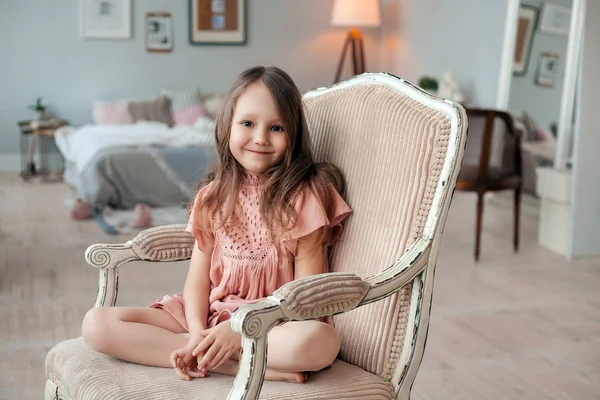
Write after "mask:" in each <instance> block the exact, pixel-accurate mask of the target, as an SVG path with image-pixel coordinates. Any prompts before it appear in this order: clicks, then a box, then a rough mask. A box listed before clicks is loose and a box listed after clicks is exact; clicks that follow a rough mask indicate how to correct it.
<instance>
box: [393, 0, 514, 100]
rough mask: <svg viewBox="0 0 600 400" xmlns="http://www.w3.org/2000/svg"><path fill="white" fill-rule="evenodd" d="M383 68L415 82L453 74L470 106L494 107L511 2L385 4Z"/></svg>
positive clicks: (397, 0)
mask: <svg viewBox="0 0 600 400" xmlns="http://www.w3.org/2000/svg"><path fill="white" fill-rule="evenodd" d="M382 8H383V11H384V13H383V14H384V26H383V31H382V59H381V65H382V66H383V67H384V68H385V69H387V70H389V71H390V72H392V73H394V74H396V75H399V76H401V77H403V78H406V79H408V80H410V81H413V82H415V83H416V82H417V81H418V79H419V77H421V76H422V75H434V76H437V77H438V78H441V77H442V75H443V73H444V72H445V71H448V70H451V71H453V72H454V75H455V77H456V79H457V80H458V82H459V84H460V86H461V88H462V89H463V91H464V92H465V94H466V95H467V98H468V101H469V103H472V104H473V105H475V106H478V107H494V106H495V105H496V101H497V94H498V86H499V79H500V62H501V59H502V48H503V41H504V27H505V20H506V12H507V0H383V2H382Z"/></svg>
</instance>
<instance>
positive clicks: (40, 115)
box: [33, 110, 44, 121]
mask: <svg viewBox="0 0 600 400" xmlns="http://www.w3.org/2000/svg"><path fill="white" fill-rule="evenodd" d="M43 119H44V112H43V111H39V110H35V111H34V112H33V121H42V120H43Z"/></svg>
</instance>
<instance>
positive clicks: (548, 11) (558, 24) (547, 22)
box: [540, 3, 571, 36]
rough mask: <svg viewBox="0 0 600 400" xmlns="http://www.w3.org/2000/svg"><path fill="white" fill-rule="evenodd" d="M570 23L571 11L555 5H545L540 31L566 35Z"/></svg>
mask: <svg viewBox="0 0 600 400" xmlns="http://www.w3.org/2000/svg"><path fill="white" fill-rule="evenodd" d="M570 23H571V9H570V8H569V7H564V6H559V5H556V4H551V3H545V4H544V8H542V17H541V19H540V31H542V32H547V33H556V34H558V35H565V36H566V35H568V34H569V25H570Z"/></svg>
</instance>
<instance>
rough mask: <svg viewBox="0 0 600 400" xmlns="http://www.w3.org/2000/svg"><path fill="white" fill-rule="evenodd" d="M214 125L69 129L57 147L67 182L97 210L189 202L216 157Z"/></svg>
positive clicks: (145, 124) (59, 135) (59, 136)
mask: <svg viewBox="0 0 600 400" xmlns="http://www.w3.org/2000/svg"><path fill="white" fill-rule="evenodd" d="M212 129H213V123H212V121H211V120H208V119H204V120H199V121H198V122H197V123H196V124H195V125H193V126H180V127H169V126H167V125H165V124H162V123H158V122H138V123H136V124H130V125H108V126H100V125H85V126H82V127H79V128H75V127H64V128H61V129H60V130H59V131H57V133H56V143H57V146H58V148H59V150H60V152H61V153H62V155H63V157H64V159H65V173H64V179H65V181H66V182H67V183H68V184H69V185H70V186H71V187H72V188H73V189H74V190H75V191H76V193H77V196H78V197H79V198H82V199H85V200H87V201H88V202H89V203H90V204H91V205H92V206H93V207H94V209H96V210H103V209H104V208H106V207H111V208H116V209H130V208H133V207H134V206H135V205H136V204H138V203H144V204H146V205H148V206H150V207H166V206H171V205H176V204H186V203H187V202H188V201H189V199H190V197H191V196H192V195H193V190H194V186H195V184H196V182H197V181H198V180H199V179H200V178H202V176H203V175H204V174H205V172H206V170H207V168H209V167H210V166H211V165H212V163H213V162H214V161H215V159H216V153H215V148H214V145H213V141H212Z"/></svg>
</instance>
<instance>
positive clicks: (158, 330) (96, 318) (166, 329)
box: [82, 307, 340, 382]
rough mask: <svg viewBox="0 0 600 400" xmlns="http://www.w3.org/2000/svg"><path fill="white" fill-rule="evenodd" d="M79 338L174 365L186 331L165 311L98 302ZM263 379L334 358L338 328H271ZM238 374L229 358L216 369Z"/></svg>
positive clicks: (107, 350) (285, 376)
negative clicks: (173, 355) (336, 329)
mask: <svg viewBox="0 0 600 400" xmlns="http://www.w3.org/2000/svg"><path fill="white" fill-rule="evenodd" d="M82 333H83V339H84V340H85V342H86V343H87V344H88V346H90V347H91V348H93V349H94V350H96V351H99V352H101V353H104V354H108V355H110V356H113V357H116V358H119V359H121V360H125V361H129V362H134V363H137V364H144V365H150V366H156V367H165V368H172V365H171V361H170V356H171V353H172V352H173V351H175V350H178V349H181V348H182V347H185V346H186V345H187V343H188V335H187V331H186V330H185V329H184V328H183V327H182V326H181V325H180V324H179V322H177V320H175V318H173V317H172V316H171V315H170V314H169V313H167V312H165V311H163V310H160V309H155V308H144V307H99V308H92V309H91V310H89V311H88V312H87V314H86V315H85V318H84V320H83V324H82ZM268 339H269V340H268V353H269V358H268V359H267V371H266V374H265V379H267V380H283V381H293V382H303V381H304V379H305V377H304V374H303V372H306V371H319V370H321V369H323V368H325V367H327V366H329V365H331V363H332V362H333V361H334V360H335V358H336V356H337V354H338V351H339V348H340V344H339V338H338V335H337V332H336V331H335V329H334V328H333V327H331V326H330V325H328V324H326V323H323V322H319V321H302V322H288V323H286V324H284V325H281V326H276V327H275V328H273V329H272V330H271V331H270V332H269V338H268ZM213 372H216V373H220V374H225V375H236V374H237V372H238V361H237V360H235V359H230V360H229V361H227V362H226V363H225V364H223V365H222V366H221V367H219V368H218V369H217V370H216V371H213Z"/></svg>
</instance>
